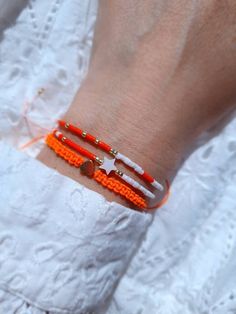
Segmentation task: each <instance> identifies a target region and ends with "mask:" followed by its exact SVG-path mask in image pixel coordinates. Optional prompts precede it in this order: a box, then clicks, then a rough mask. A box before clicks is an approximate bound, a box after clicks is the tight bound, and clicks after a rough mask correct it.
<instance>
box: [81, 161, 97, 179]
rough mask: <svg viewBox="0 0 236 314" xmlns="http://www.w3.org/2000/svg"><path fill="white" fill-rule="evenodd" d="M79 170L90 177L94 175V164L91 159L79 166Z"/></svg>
mask: <svg viewBox="0 0 236 314" xmlns="http://www.w3.org/2000/svg"><path fill="white" fill-rule="evenodd" d="M80 171H81V173H82V174H84V175H86V176H88V177H90V178H92V177H93V175H94V171H95V165H94V163H93V161H92V160H87V161H85V162H84V163H83V164H82V165H81V166H80Z"/></svg>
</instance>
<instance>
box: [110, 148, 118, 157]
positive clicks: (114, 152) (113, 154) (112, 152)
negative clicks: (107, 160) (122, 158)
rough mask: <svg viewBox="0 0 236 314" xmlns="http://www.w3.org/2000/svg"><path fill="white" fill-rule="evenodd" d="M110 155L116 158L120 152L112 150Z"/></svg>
mask: <svg viewBox="0 0 236 314" xmlns="http://www.w3.org/2000/svg"><path fill="white" fill-rule="evenodd" d="M109 153H110V154H111V155H112V156H114V157H116V155H117V154H118V151H117V150H115V149H113V148H112V149H111V150H110V152H109Z"/></svg>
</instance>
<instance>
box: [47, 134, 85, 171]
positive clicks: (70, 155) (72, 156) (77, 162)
mask: <svg viewBox="0 0 236 314" xmlns="http://www.w3.org/2000/svg"><path fill="white" fill-rule="evenodd" d="M46 144H47V145H48V146H49V147H50V148H51V149H52V150H54V152H55V153H56V154H57V155H59V156H60V157H61V158H63V159H65V160H66V161H67V162H68V163H69V164H70V165H72V166H75V167H77V168H79V167H80V166H81V165H82V163H83V162H84V159H83V158H82V157H80V156H79V155H78V154H76V153H75V152H74V151H73V150H71V149H69V148H68V147H66V146H64V145H63V144H62V143H61V142H60V141H58V140H57V139H56V138H55V136H54V135H53V134H48V136H47V137H46Z"/></svg>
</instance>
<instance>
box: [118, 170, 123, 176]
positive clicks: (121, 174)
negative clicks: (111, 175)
mask: <svg viewBox="0 0 236 314" xmlns="http://www.w3.org/2000/svg"><path fill="white" fill-rule="evenodd" d="M116 173H117V174H118V176H120V177H122V176H123V172H122V171H120V170H119V169H117V170H116Z"/></svg>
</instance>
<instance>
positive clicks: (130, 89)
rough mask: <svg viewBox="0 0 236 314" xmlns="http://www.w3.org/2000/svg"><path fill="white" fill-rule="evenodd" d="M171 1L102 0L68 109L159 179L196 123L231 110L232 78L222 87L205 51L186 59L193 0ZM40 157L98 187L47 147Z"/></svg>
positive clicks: (71, 117) (194, 133)
mask: <svg viewBox="0 0 236 314" xmlns="http://www.w3.org/2000/svg"><path fill="white" fill-rule="evenodd" d="M176 3H177V2H176ZM176 3H174V2H173V3H169V4H168V5H167V4H165V2H164V1H155V0H149V1H138V2H137V1H128V2H127V1H119V2H115V1H111V2H107V1H102V2H101V6H100V11H99V15H98V21H97V27H96V32H95V39H94V47H93V53H92V58H91V64H90V68H89V72H88V75H87V77H86V80H85V81H84V83H83V85H82V88H81V89H80V91H79V92H78V94H77V95H76V97H75V99H74V102H73V104H72V105H71V107H70V109H69V111H68V112H67V113H66V117H65V119H66V120H67V121H70V122H73V123H75V124H77V123H79V124H80V125H81V126H82V128H83V129H85V130H87V131H89V132H91V133H93V134H96V135H97V136H98V137H99V138H102V139H104V140H105V141H108V142H110V143H111V144H112V146H113V147H115V148H117V149H119V150H120V151H121V152H125V154H126V155H127V156H129V157H130V158H131V159H133V160H135V161H137V162H139V163H140V164H141V165H142V166H143V167H144V168H145V169H147V171H149V172H150V173H152V174H153V175H154V176H155V177H157V178H158V179H159V180H160V181H164V180H165V179H169V180H171V179H172V178H173V177H174V175H175V173H176V171H177V170H178V168H179V165H180V164H181V162H182V160H183V159H184V158H185V156H186V154H187V153H189V151H190V147H191V144H193V143H194V141H195V139H196V138H197V137H198V135H199V134H200V133H201V131H202V130H204V129H206V127H209V126H211V125H212V123H214V122H215V121H216V120H217V119H219V118H220V117H221V115H223V114H224V113H225V111H226V109H228V110H230V109H231V107H232V103H233V101H234V99H235V95H234V89H233V88H232V86H231V84H228V85H227V98H226V97H225V95H226V93H225V92H222V88H221V91H219V86H221V85H222V80H220V79H219V80H217V81H214V80H213V77H214V75H216V74H217V72H218V71H220V66H219V67H218V66H217V60H216V61H215V62H213V61H212V64H211V63H209V64H208V68H207V67H206V66H204V55H203V57H202V58H200V59H197V57H196V61H195V62H194V63H191V62H190V63H189V58H191V57H192V54H194V51H195V50H196V49H194V45H192V43H191V42H189V41H187V37H188V34H189V32H190V29H192V28H191V25H192V23H193V19H194V18H196V14H197V12H196V8H195V7H194V5H193V2H192V1H187V0H186V1H179V2H178V5H176ZM161 4H162V5H161ZM202 12H203V11H202ZM204 12H205V11H204ZM201 21H202V23H204V21H205V20H204V19H203V20H201ZM199 27H200V26H199ZM191 31H192V30H191ZM213 37H214V36H213ZM211 38H212V37H211ZM220 51H221V50H220ZM199 53H200V52H199ZM208 53H210V52H208ZM222 53H223V51H222ZM205 58H207V57H206V56H205ZM229 59H230V58H229ZM230 62H231V61H230V60H228V63H227V64H230ZM224 77H227V68H226V69H225V73H224ZM231 79H232V78H231ZM209 80H211V84H209ZM222 103H225V106H222ZM39 158H40V159H41V160H43V161H44V162H45V163H47V164H49V165H50V166H52V167H56V168H57V169H58V170H59V171H61V172H63V173H64V174H66V175H68V176H71V177H72V178H74V179H76V180H78V181H80V182H82V183H84V184H85V185H87V186H89V187H91V188H93V189H95V190H97V191H99V192H102V190H101V189H100V188H99V187H97V186H96V184H95V183H93V182H91V181H90V182H89V181H88V179H87V178H82V177H80V176H79V175H78V174H77V173H76V172H74V170H73V169H71V168H69V167H68V166H67V165H64V164H63V163H62V162H61V161H58V160H57V159H56V157H54V156H53V155H52V153H51V152H50V151H49V150H47V149H45V150H44V151H43V152H42V154H41V155H40V156H39ZM106 194H107V195H106V196H107V197H108V198H109V199H114V198H113V196H111V195H110V194H109V193H106Z"/></svg>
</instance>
